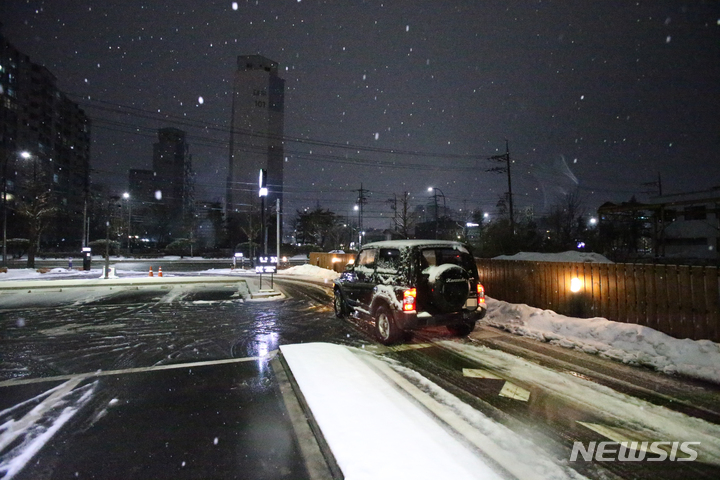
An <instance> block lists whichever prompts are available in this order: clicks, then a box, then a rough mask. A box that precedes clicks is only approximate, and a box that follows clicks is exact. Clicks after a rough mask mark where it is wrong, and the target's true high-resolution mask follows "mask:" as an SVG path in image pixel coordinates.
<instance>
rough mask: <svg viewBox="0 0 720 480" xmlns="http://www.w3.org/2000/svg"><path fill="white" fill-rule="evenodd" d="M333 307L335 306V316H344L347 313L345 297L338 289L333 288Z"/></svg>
mask: <svg viewBox="0 0 720 480" xmlns="http://www.w3.org/2000/svg"><path fill="white" fill-rule="evenodd" d="M333 307H334V308H335V316H336V317H337V318H345V317H346V316H347V314H348V313H349V310H348V307H347V305H346V304H345V299H344V298H343V296H342V293H340V291H339V290H337V289H336V290H335V298H334V299H333Z"/></svg>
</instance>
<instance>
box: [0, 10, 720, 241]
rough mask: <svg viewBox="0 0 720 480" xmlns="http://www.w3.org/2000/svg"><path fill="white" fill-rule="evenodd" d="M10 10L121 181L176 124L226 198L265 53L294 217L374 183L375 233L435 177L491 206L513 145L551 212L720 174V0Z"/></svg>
mask: <svg viewBox="0 0 720 480" xmlns="http://www.w3.org/2000/svg"><path fill="white" fill-rule="evenodd" d="M0 21H2V23H3V32H4V34H5V36H6V37H7V38H8V40H9V41H10V42H11V43H13V44H14V45H15V46H16V47H17V48H18V49H20V50H21V51H23V52H24V53H26V54H27V55H29V56H30V58H31V60H32V61H33V62H35V63H39V64H42V65H45V66H46V67H47V68H48V69H49V70H50V71H51V72H52V73H53V74H54V75H55V76H56V77H57V81H58V86H59V88H60V89H61V90H62V91H64V92H66V93H68V94H70V95H71V98H73V99H74V100H75V101H77V102H79V103H80V104H81V106H82V107H83V108H84V109H85V111H86V113H87V114H88V115H89V116H90V117H91V119H92V121H93V145H92V150H91V154H92V167H93V168H94V174H93V181H95V182H98V183H105V184H107V185H108V186H110V188H111V190H112V191H113V192H122V191H124V190H125V189H126V188H127V170H128V169H130V168H151V164H152V144H153V143H154V142H155V141H156V131H157V129H158V128H161V127H167V126H173V127H177V128H181V129H183V130H185V131H186V132H187V133H188V143H189V145H190V152H191V153H192V155H193V167H194V170H195V171H196V172H197V174H198V175H197V187H196V188H197V195H196V197H197V198H199V199H207V200H215V199H221V198H222V197H223V196H224V185H225V180H226V166H227V159H228V148H227V143H228V139H229V133H228V129H229V125H230V106H231V88H232V78H233V73H234V71H235V68H236V57H237V56H238V55H246V54H255V53H258V54H261V55H264V56H266V57H268V58H270V59H272V60H274V61H277V62H278V63H279V64H280V75H281V76H282V77H283V78H284V79H285V80H286V94H285V135H286V136H287V137H288V142H287V144H286V157H287V160H286V162H287V163H286V164H285V165H286V170H285V190H286V195H285V198H286V206H285V211H286V213H290V214H292V212H294V210H295V209H297V208H301V207H315V206H316V205H318V204H319V205H320V206H322V207H324V208H329V209H331V210H333V211H335V212H336V213H338V214H340V215H352V214H353V213H352V207H353V205H354V204H355V202H356V199H357V192H356V190H357V189H358V188H360V184H361V182H362V184H363V186H364V187H365V188H367V189H369V190H370V193H369V195H368V197H369V202H368V204H367V206H366V216H365V224H366V225H371V226H379V227H386V226H388V225H389V223H388V221H386V220H382V219H383V218H386V217H389V216H391V211H390V210H389V208H388V207H387V205H386V200H387V199H388V198H391V197H392V196H393V194H401V193H402V192H403V191H408V192H410V193H411V195H412V196H413V204H414V205H419V204H425V203H428V202H430V201H431V200H432V195H431V194H430V193H429V192H428V190H427V189H428V187H438V188H440V189H441V191H442V192H443V193H444V195H445V197H446V200H447V204H448V207H451V208H453V209H456V210H459V209H465V210H466V211H467V210H470V209H474V208H482V209H483V210H485V211H488V212H490V214H491V215H493V214H495V213H496V211H497V207H496V203H497V200H498V198H499V196H500V195H502V194H503V193H504V192H505V191H506V190H507V176H505V175H503V174H497V173H489V172H487V171H486V170H487V169H489V168H491V167H494V166H498V164H495V163H493V162H491V161H488V160H487V157H489V156H491V155H497V154H499V153H504V151H505V139H508V141H509V146H510V154H511V158H512V160H513V162H514V163H513V164H512V172H513V177H512V181H513V192H514V194H515V195H514V198H515V205H516V208H518V209H523V208H526V207H530V206H532V207H533V208H534V211H535V214H536V215H538V214H542V213H543V211H544V210H545V209H546V208H547V207H548V206H549V205H552V204H553V203H555V202H557V200H558V196H560V195H562V194H564V193H568V192H572V191H574V189H576V188H577V189H578V192H579V193H580V195H581V197H582V198H583V201H584V204H585V207H586V208H587V209H588V210H592V209H595V208H596V207H597V206H599V205H600V204H602V203H603V202H605V201H615V202H618V201H626V200H629V199H630V197H631V196H632V195H636V196H637V198H638V200H641V201H645V200H648V193H647V192H649V191H652V192H656V191H657V186H648V185H642V184H643V183H647V182H654V181H656V180H657V178H658V174H659V175H661V178H662V185H663V193H677V192H682V191H693V190H702V189H708V188H711V187H714V186H719V185H720V2H717V1H697V0H693V1H686V2H677V1H662V0H652V1H642V2H634V1H632V2H631V1H610V0H603V1H598V2H593V1H586V2H570V1H533V2H531V1H517V2H507V1H500V0H487V1H480V0H473V1H461V0H453V1H440V0H434V1H402V0H394V1H391V0H386V1H376V0H372V1H360V0H357V1H350V0H348V1H317V0H301V1H300V0H274V1H268V0H253V1H250V2H248V1H242V0H239V1H237V2H232V1H205V0H203V1H198V0H192V1H191V0H172V1H170V0H167V1H164V2H161V1H153V0H147V1H137V2H131V1H121V2H107V1H103V2H99V1H84V0H74V1H72V2H60V1H45V2H43V1H12V0H4V2H2V6H0ZM288 210H289V211H288ZM381 213H382V217H381ZM373 218H375V220H374V221H373V220H371V219H373Z"/></svg>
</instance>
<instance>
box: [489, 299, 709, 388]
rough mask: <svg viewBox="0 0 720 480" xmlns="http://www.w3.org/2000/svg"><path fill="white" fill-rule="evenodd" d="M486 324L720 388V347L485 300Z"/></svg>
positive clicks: (641, 328)
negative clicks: (718, 385)
mask: <svg viewBox="0 0 720 480" xmlns="http://www.w3.org/2000/svg"><path fill="white" fill-rule="evenodd" d="M486 301H487V306H488V312H487V315H486V317H485V320H484V321H485V322H486V323H487V324H489V325H492V326H495V327H499V328H502V329H503V330H507V331H509V332H512V333H514V334H516V335H523V336H526V337H531V338H535V339H537V340H540V341H543V342H550V343H553V344H556V345H560V346H563V347H566V348H574V349H577V350H582V351H583V352H586V353H592V354H598V355H600V356H602V357H606V358H610V359H613V360H617V361H621V362H623V363H627V364H633V365H644V366H648V367H652V368H654V369H656V370H658V371H662V372H665V373H669V374H672V373H678V374H681V375H685V376H688V377H692V378H698V379H702V380H708V381H711V382H715V383H720V344H717V343H714V342H711V341H710V340H690V339H687V338H686V339H677V338H673V337H671V336H669V335H666V334H664V333H661V332H658V331H657V330H654V329H652V328H650V327H645V326H642V325H636V324H631V323H620V322H613V321H610V320H607V319H605V318H600V317H595V318H573V317H566V316H564V315H560V314H557V313H555V312H553V311H552V310H542V309H539V308H534V307H530V306H528V305H525V304H512V303H507V302H502V301H499V300H495V299H492V298H488V297H486Z"/></svg>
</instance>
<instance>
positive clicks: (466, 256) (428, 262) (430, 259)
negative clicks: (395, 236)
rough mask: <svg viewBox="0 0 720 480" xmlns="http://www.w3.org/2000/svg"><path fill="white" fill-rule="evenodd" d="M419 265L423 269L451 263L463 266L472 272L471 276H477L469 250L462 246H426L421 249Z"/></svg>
mask: <svg viewBox="0 0 720 480" xmlns="http://www.w3.org/2000/svg"><path fill="white" fill-rule="evenodd" d="M421 253H422V255H421V256H420V264H421V265H420V267H421V270H425V269H426V268H428V267H435V266H438V265H443V264H445V263H451V264H453V265H458V266H460V267H463V268H464V269H465V270H468V271H470V272H471V273H472V276H473V277H476V276H477V273H476V272H477V267H476V266H475V261H474V259H473V257H472V255H470V252H468V251H467V250H465V249H464V248H458V249H455V248H426V249H423V250H422V251H421Z"/></svg>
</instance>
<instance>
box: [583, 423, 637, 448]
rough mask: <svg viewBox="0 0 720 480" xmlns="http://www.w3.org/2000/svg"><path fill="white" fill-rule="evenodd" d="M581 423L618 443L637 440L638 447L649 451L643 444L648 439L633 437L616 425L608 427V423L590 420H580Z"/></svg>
mask: <svg viewBox="0 0 720 480" xmlns="http://www.w3.org/2000/svg"><path fill="white" fill-rule="evenodd" d="M577 423H579V424H580V425H582V426H583V427H585V428H589V429H590V430H592V431H593V432H595V433H599V434H600V435H602V436H603V437H605V438H607V439H610V440H612V441H613V442H617V443H623V442H627V443H628V444H632V443H633V442H636V443H637V445H638V448H639V449H640V450H645V451H646V452H647V451H648V450H647V448H645V446H643V445H642V442H643V441H647V439H644V440H643V439H639V438H631V437H629V436H628V435H627V434H626V433H625V432H624V431H623V430H621V429H618V428H614V427H608V426H607V425H601V424H599V423H589V422H580V421H578V422H577Z"/></svg>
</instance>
